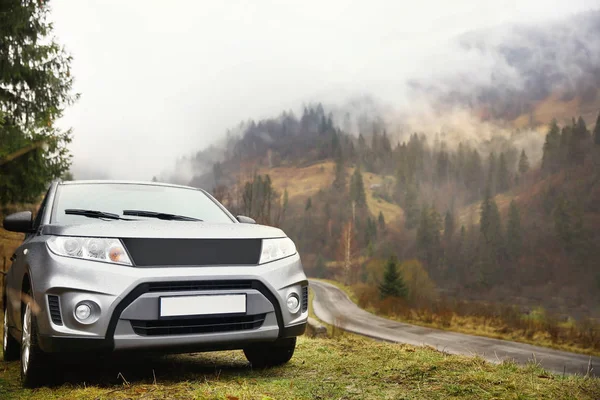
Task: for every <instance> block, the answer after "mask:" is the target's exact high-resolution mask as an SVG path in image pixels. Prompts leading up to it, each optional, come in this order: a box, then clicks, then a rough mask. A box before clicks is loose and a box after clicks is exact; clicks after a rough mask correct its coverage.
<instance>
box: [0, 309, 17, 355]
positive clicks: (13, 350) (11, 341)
mask: <svg viewBox="0 0 600 400" xmlns="http://www.w3.org/2000/svg"><path fill="white" fill-rule="evenodd" d="M4 302H5V303H6V300H5V301H4ZM2 320H3V324H2V358H3V359H4V361H15V360H18V359H19V342H18V341H17V340H16V339H15V338H13V337H12V336H11V335H10V333H9V332H8V313H7V310H6V304H5V305H4V316H3V318H2Z"/></svg>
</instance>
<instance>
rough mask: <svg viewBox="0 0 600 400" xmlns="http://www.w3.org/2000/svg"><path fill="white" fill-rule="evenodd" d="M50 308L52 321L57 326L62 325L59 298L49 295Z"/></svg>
mask: <svg viewBox="0 0 600 400" xmlns="http://www.w3.org/2000/svg"><path fill="white" fill-rule="evenodd" d="M48 307H49V308H50V319H52V322H54V323H55V324H56V325H62V324H63V322H62V316H61V314H60V302H59V301H58V296H55V295H48Z"/></svg>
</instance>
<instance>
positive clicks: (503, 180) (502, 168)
mask: <svg viewBox="0 0 600 400" xmlns="http://www.w3.org/2000/svg"><path fill="white" fill-rule="evenodd" d="M496 185H497V188H498V192H499V193H502V192H505V191H507V190H508V189H509V188H510V174H509V172H508V165H507V163H506V156H505V155H504V153H500V159H499V161H498V175H497V178H496Z"/></svg>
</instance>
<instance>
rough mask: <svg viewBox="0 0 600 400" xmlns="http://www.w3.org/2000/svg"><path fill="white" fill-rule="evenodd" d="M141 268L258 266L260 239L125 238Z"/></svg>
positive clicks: (126, 245)
mask: <svg viewBox="0 0 600 400" xmlns="http://www.w3.org/2000/svg"><path fill="white" fill-rule="evenodd" d="M123 243H124V244H125V247H126V248H127V250H128V251H129V254H130V255H131V258H132V260H133V263H134V264H135V265H136V266H137V267H153V266H165V265H172V266H188V265H194V266H202V265H257V264H258V260H259V258H260V252H261V249H262V241H261V240H260V239H154V238H144V239H142V238H128V239H123Z"/></svg>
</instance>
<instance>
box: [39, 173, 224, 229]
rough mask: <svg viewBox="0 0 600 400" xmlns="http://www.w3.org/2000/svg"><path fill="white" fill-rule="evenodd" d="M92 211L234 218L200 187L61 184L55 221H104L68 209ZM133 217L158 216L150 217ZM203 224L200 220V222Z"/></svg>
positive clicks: (213, 219) (208, 219) (220, 220)
mask: <svg viewBox="0 0 600 400" xmlns="http://www.w3.org/2000/svg"><path fill="white" fill-rule="evenodd" d="M69 209H79V210H92V211H100V212H104V213H112V214H116V215H119V216H122V215H123V211H124V210H143V211H149V212H155V213H162V214H174V215H177V216H185V217H190V218H194V219H198V220H202V221H206V222H217V223H233V220H232V219H231V218H230V217H229V216H228V215H227V214H226V213H225V212H224V211H223V210H222V209H221V208H220V207H219V206H218V205H217V204H216V203H215V202H214V201H213V200H212V199H211V198H209V197H208V196H207V195H206V194H205V193H204V192H202V191H201V190H194V189H187V188H180V187H172V186H160V185H147V184H128V183H89V184H74V185H60V186H59V187H58V192H57V199H56V202H55V207H54V210H53V213H52V219H51V221H52V223H58V224H65V225H67V224H79V223H82V221H85V222H93V221H102V219H98V218H88V217H86V216H85V215H81V214H66V213H65V210H69ZM129 218H132V219H144V220H146V219H156V218H151V217H150V216H135V217H129ZM200 223H201V222H200Z"/></svg>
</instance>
